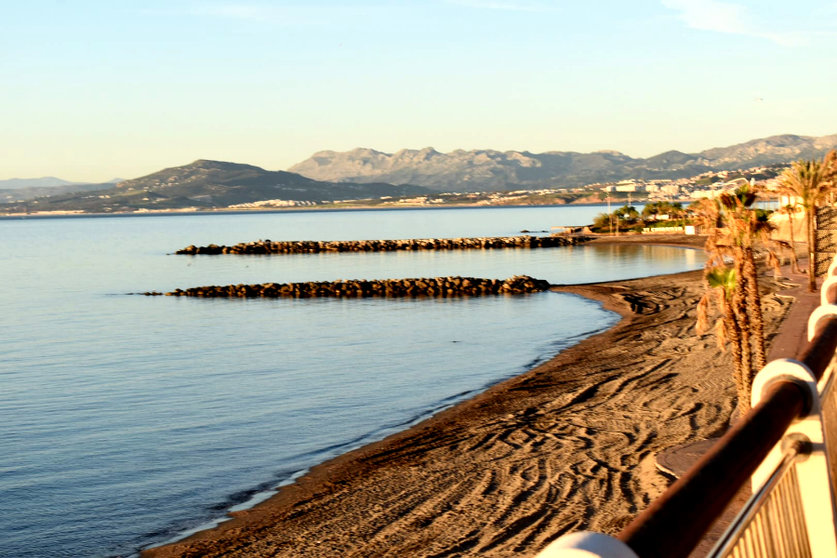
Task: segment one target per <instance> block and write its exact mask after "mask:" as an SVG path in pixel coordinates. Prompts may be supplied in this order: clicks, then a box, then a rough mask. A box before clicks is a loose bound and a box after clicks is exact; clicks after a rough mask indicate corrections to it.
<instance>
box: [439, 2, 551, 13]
mask: <svg viewBox="0 0 837 558" xmlns="http://www.w3.org/2000/svg"><path fill="white" fill-rule="evenodd" d="M447 1H448V3H449V4H457V5H459V6H465V7H468V8H477V9H480V10H504V11H509V12H547V11H550V8H549V7H548V6H546V5H544V4H540V3H536V2H496V1H493V0H447Z"/></svg>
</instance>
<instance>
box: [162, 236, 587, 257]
mask: <svg viewBox="0 0 837 558" xmlns="http://www.w3.org/2000/svg"><path fill="white" fill-rule="evenodd" d="M588 240H590V237H583V236H530V235H525V236H500V237H479V238H412V239H403V240H294V241H271V240H259V241H256V242H242V243H240V244H235V245H233V246H219V245H217V244H210V245H208V246H187V247H186V248H183V249H182V250H178V251H177V252H175V254H186V255H196V254H213V255H214V254H318V253H321V252H393V251H396V250H469V249H478V250H487V249H492V248H552V247H555V246H570V245H575V244H581V243H583V242H587V241H588Z"/></svg>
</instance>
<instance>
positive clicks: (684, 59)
mask: <svg viewBox="0 0 837 558" xmlns="http://www.w3.org/2000/svg"><path fill="white" fill-rule="evenodd" d="M0 7H1V8H2V10H0V72H1V73H2V76H3V85H2V87H0V154H2V155H0V179H3V178H13V177H37V176H44V175H53V176H59V177H61V178H65V179H68V180H79V181H99V180H106V179H109V178H112V177H114V176H119V177H123V178H133V177H136V176H141V175H144V174H147V173H150V172H154V171H156V170H159V169H161V168H164V167H169V166H176V165H182V164H186V163H189V162H191V161H193V160H195V159H198V158H208V159H219V160H226V161H235V162H240V163H250V164H255V165H259V166H262V167H265V168H267V169H270V170H279V169H286V168H288V167H289V166H291V165H293V164H294V163H297V162H299V161H302V160H303V159H305V158H307V157H308V156H310V155H311V154H313V153H314V152H315V151H318V150H323V149H332V150H337V151H344V150H348V149H352V148H354V147H371V148H374V149H379V150H382V151H390V152H391V151H396V150H398V149H401V148H422V147H427V146H432V147H435V148H436V149H438V150H440V151H451V150H453V149H457V148H462V149H499V150H507V149H515V150H528V151H532V152H543V151H594V150H599V149H613V150H618V151H622V152H624V153H626V154H628V155H631V156H635V157H639V156H650V155H654V154H657V153H659V152H661V151H664V150H667V149H679V150H681V151H686V152H695V151H700V150H702V149H707V148H710V147H717V146H724V145H730V144H734V143H738V142H741V141H746V140H748V139H753V138H757V137H763V136H768V135H773V134H780V133H795V134H802V135H826V134H834V133H837V0H830V1H818V0H799V1H796V2H793V3H791V2H787V1H786V0H783V1H777V0H769V1H761V2H757V1H755V0H747V1H743V0H742V1H730V2H726V1H718V0H647V1H596V0H588V1H584V2H581V1H573V2H560V1H551V2H550V1H546V0H425V1H418V0H415V1H382V0H368V1H337V0H307V1H302V0H300V1H285V0H277V1H267V0H264V1H256V0H254V1H249V0H240V1H239V0H229V1H217V2H216V1H197V0H195V1H190V0H168V1H162V0H142V1H127V0H126V1H120V0H108V1H95V0H63V1H62V0H52V1H48V0H28V1H27V2H21V1H17V0H16V1H9V0H0Z"/></svg>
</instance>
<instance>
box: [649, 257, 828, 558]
mask: <svg viewBox="0 0 837 558" xmlns="http://www.w3.org/2000/svg"><path fill="white" fill-rule="evenodd" d="M803 264H807V261H801V262H800V265H803ZM803 269H804V268H803ZM781 277H782V278H783V280H782V281H783V282H784V283H786V284H788V285H792V286H791V287H790V288H788V289H785V290H783V291H782V292H780V293H778V294H779V296H789V297H793V298H794V302H793V305H792V306H791V308H790V310H789V311H788V315H787V316H786V317H785V319H784V321H783V322H782V325H781V327H780V328H779V331H778V333H777V334H776V336H775V337H774V338H773V339H771V340H770V349H769V351H768V356H767V361H768V362H770V361H772V360H775V359H778V358H795V357H796V356H797V353H798V352H799V350H800V348H801V347H804V346H805V344H806V342H807V334H808V317H809V316H810V315H811V312H813V311H814V308H816V307H817V306H818V305H819V303H820V292H819V290H817V292H814V293H809V292H808V288H807V285H808V276H807V274H805V273H794V272H792V271H791V266H790V265H787V266H783V267H782V268H781ZM820 283H821V281H819V282H818V285H819V284H820ZM716 441H717V439H710V440H701V441H698V442H693V443H691V444H685V445H683V446H678V447H675V448H671V449H670V450H668V451H665V452H663V453H661V454H660V455H659V456H658V457H657V463H658V467H659V468H660V469H661V470H662V471H663V472H665V473H667V474H670V475H673V476H676V477H679V476H680V475H682V474H683V473H685V472H686V471H687V470H688V469H689V468H690V467H691V466H692V465H693V464H694V463H696V462H697V461H698V459H700V458H701V457H702V456H703V454H704V453H705V452H706V451H707V450H708V449H709V448H710V447H711V446H712V445H713V444H714V443H715V442H716ZM749 497H750V490H749V487H745V488H743V489H742V490H741V491H739V493H738V494H737V495H736V497H735V499H734V500H733V501H732V502H731V503H730V505H729V506H728V507H727V509H726V510H725V512H724V514H723V515H722V516H721V517H720V518H719V519H718V521H717V522H716V523H715V525H714V526H713V527H712V528H711V529H710V530H709V531H708V532H707V533H706V535H705V536H704V538H703V540H702V541H701V542H700V544H698V546H697V547H695V549H694V551H693V552H692V554H691V556H693V557H701V556H706V555H707V553H708V552H709V551H710V550H711V549H712V547H713V546H714V544H715V542H716V541H717V540H718V539H719V538H720V537H721V535H722V534H723V533H724V531H725V530H726V528H727V527H728V526H729V524H730V522H731V521H732V520H733V518H734V517H735V516H736V515H737V514H738V512H739V511H740V510H741V508H742V507H743V506H744V504H745V503H746V501H747V499H748V498H749Z"/></svg>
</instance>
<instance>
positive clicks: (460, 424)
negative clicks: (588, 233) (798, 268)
mask: <svg viewBox="0 0 837 558" xmlns="http://www.w3.org/2000/svg"><path fill="white" fill-rule="evenodd" d="M623 238H628V240H623V241H627V242H631V241H634V240H632V239H630V237H623ZM678 239H682V240H681V245H683V244H682V241H686V242H689V243H691V245H697V246H700V245H701V244H702V241H700V240H699V239H694V238H693V237H692V238H688V239H687V238H686V237H676V238H672V239H670V241H669V239H663V238H658V239H656V241H654V243H665V244H677V243H678ZM612 241H614V240H613V239H607V238H605V239H600V240H597V241H596V242H612ZM616 241H617V242H618V241H619V240H616ZM644 242H646V243H647V242H649V239H648V238H647V237H646V238H645V239H644ZM770 283H771V282H770V280H769V279H767V278H765V280H764V284H765V286H766V287H768V288H770V290H771V291H775V288H773V287H771V286H770ZM702 289H703V287H702V285H701V272H700V271H695V272H687V273H680V274H676V275H667V276H658V277H650V278H644V279H636V280H630V281H615V282H610V283H601V284H592V285H582V286H560V287H553V290H555V291H559V292H565V293H573V294H576V295H581V296H585V297H588V298H592V299H595V300H598V301H601V302H602V304H603V305H604V306H605V307H606V308H608V309H611V310H613V311H615V312H618V313H619V314H621V315H622V317H623V319H622V320H621V321H620V322H619V323H618V324H617V325H616V326H614V327H613V328H611V329H609V330H607V331H605V332H603V333H601V334H599V335H596V336H594V337H591V338H589V339H587V340H585V341H583V342H581V343H579V344H578V345H576V346H574V347H572V348H570V349H567V350H565V351H563V352H562V353H560V354H559V355H557V356H556V357H555V358H553V359H552V360H550V361H549V362H547V363H544V364H543V365H541V366H538V367H537V368H535V369H533V370H531V371H529V372H527V373H525V374H523V375H521V376H518V377H515V378H512V379H510V380H507V381H505V382H503V383H501V384H498V385H495V386H494V387H492V388H490V389H489V390H487V391H486V392H484V393H482V394H480V395H478V396H477V397H475V398H473V399H471V400H469V401H466V402H464V403H462V404H459V405H457V406H455V407H453V408H451V409H448V410H446V411H443V412H441V413H439V414H438V415H436V416H434V417H432V418H430V419H428V420H426V421H424V422H422V423H420V424H418V425H416V426H415V427H413V428H410V429H409V430H407V431H405V432H402V433H399V434H396V435H393V436H390V437H389V438H387V439H385V440H383V441H381V442H378V443H374V444H371V445H369V446H366V447H363V448H361V449H358V450H356V451H353V452H350V453H348V454H346V455H343V456H341V457H338V458H336V459H334V460H331V461H329V462H327V463H324V464H322V465H319V466H318V467H315V468H314V469H313V470H312V471H311V472H310V473H309V474H307V475H305V476H304V477H302V478H301V479H299V480H298V481H297V483H295V484H293V485H291V486H288V487H284V488H282V489H281V490H280V492H279V493H278V494H277V495H276V496H274V497H273V498H271V499H270V500H268V501H266V502H264V503H263V504H261V505H259V506H257V507H256V508H254V509H251V510H247V511H243V512H237V513H235V514H233V515H234V517H235V519H233V520H231V521H228V522H226V523H223V524H222V525H221V526H219V527H218V528H215V529H213V530H210V531H204V532H201V533H198V534H196V535H193V536H192V537H190V538H188V539H186V540H184V541H181V542H179V543H176V544H173V545H168V546H165V547H160V548H157V549H153V550H151V551H147V552H145V553H144V554H143V556H147V557H151V556H153V557H169V556H250V557H256V556H258V557H264V556H288V557H333V556H354V557H371V556H410V557H442V556H481V557H491V556H531V555H533V554H534V553H536V552H538V551H539V550H541V549H542V548H543V547H544V546H546V545H547V544H548V543H549V542H550V541H552V540H553V539H555V538H556V537H558V536H560V535H561V534H563V533H565V532H567V531H572V530H579V529H592V530H596V531H601V532H606V533H615V532H618V531H619V530H620V529H621V527H622V526H624V525H625V524H626V522H627V521H628V520H630V518H631V517H632V516H633V515H634V514H636V513H637V512H638V511H640V510H641V509H643V508H644V507H645V506H646V505H647V504H648V503H649V502H650V501H651V500H653V499H654V498H655V497H656V496H658V495H659V494H660V493H661V492H662V491H663V490H664V489H665V488H666V487H667V486H668V485H669V483H670V479H668V478H667V477H665V476H663V475H662V474H661V473H659V472H658V470H657V468H656V466H655V455H656V454H657V453H659V452H661V451H662V450H664V449H666V448H670V447H673V446H676V445H678V444H683V443H686V442H691V441H695V440H700V439H705V438H709V437H712V436H716V435H718V434H719V433H721V432H722V431H723V430H725V428H726V426H727V423H728V421H729V417H730V414H731V412H732V410H733V408H734V405H735V401H734V395H735V394H734V389H733V386H732V382H731V379H730V375H731V372H730V371H731V361H730V357H729V355H728V354H723V353H721V352H720V351H719V350H718V349H717V347H716V344H715V339H714V338H713V337H712V336H711V335H704V336H698V335H697V333H696V332H695V329H694V323H695V306H696V303H697V300H698V299H699V298H700V296H701V294H702ZM790 304H791V301H790V300H789V299H788V298H787V297H780V296H775V295H773V294H769V295H766V296H764V298H763V305H764V309H765V314H766V317H767V323H768V324H769V330H768V335H769V336H772V335H775V332H776V330H777V329H778V326H779V324H780V322H781V319H782V318H783V317H784V315H785V314H786V313H787V311H788V309H789V307H790ZM556 319H561V317H560V316H556Z"/></svg>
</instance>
